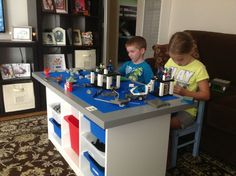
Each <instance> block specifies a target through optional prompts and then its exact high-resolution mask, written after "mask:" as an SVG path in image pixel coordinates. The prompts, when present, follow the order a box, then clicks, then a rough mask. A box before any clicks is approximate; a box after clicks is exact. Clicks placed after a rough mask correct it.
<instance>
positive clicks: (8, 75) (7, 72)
mask: <svg viewBox="0 0 236 176" xmlns="http://www.w3.org/2000/svg"><path fill="white" fill-rule="evenodd" d="M0 69H1V75H2V79H3V80H8V79H14V78H15V75H14V72H13V69H12V65H11V64H2V65H0Z"/></svg>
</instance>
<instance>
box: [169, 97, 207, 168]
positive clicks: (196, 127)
mask: <svg viewBox="0 0 236 176" xmlns="http://www.w3.org/2000/svg"><path fill="white" fill-rule="evenodd" d="M204 107H205V102H204V101H199V103H198V111H197V118H196V120H195V122H194V123H193V124H192V125H190V126H188V127H186V128H184V129H175V130H172V132H171V135H172V136H171V166H170V167H171V168H173V167H175V166H176V160H177V152H178V149H179V148H182V147H185V146H187V145H189V144H194V145H193V152H192V155H193V156H198V152H199V144H200V137H201V129H202V121H203V116H204ZM191 133H194V139H193V140H188V141H185V142H184V143H182V144H179V138H180V137H182V136H186V135H188V134H191Z"/></svg>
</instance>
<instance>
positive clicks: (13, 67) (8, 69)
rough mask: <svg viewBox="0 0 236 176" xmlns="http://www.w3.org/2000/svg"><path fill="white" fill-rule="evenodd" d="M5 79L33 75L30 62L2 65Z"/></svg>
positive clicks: (2, 73)
mask: <svg viewBox="0 0 236 176" xmlns="http://www.w3.org/2000/svg"><path fill="white" fill-rule="evenodd" d="M0 69H1V75H2V79H3V80H8V79H18V78H29V77H30V76H31V65H30V63H11V64H2V65H1V66H0Z"/></svg>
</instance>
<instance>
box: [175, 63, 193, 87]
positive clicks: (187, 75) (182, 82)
mask: <svg viewBox="0 0 236 176" xmlns="http://www.w3.org/2000/svg"><path fill="white" fill-rule="evenodd" d="M171 69H172V74H173V75H174V79H175V81H176V84H177V85H179V86H181V87H183V88H187V87H188V85H189V81H190V79H191V77H192V76H193V75H194V72H192V71H190V70H182V69H181V70H179V71H177V70H178V69H177V68H176V67H171Z"/></svg>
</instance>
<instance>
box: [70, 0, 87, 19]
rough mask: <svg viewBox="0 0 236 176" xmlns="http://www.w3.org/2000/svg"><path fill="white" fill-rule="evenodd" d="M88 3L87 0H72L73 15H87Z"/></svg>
mask: <svg viewBox="0 0 236 176" xmlns="http://www.w3.org/2000/svg"><path fill="white" fill-rule="evenodd" d="M89 2H90V1H87V0H73V13H74V14H83V15H84V16H88V15H89V11H90V10H89V8H90V3H89Z"/></svg>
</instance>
